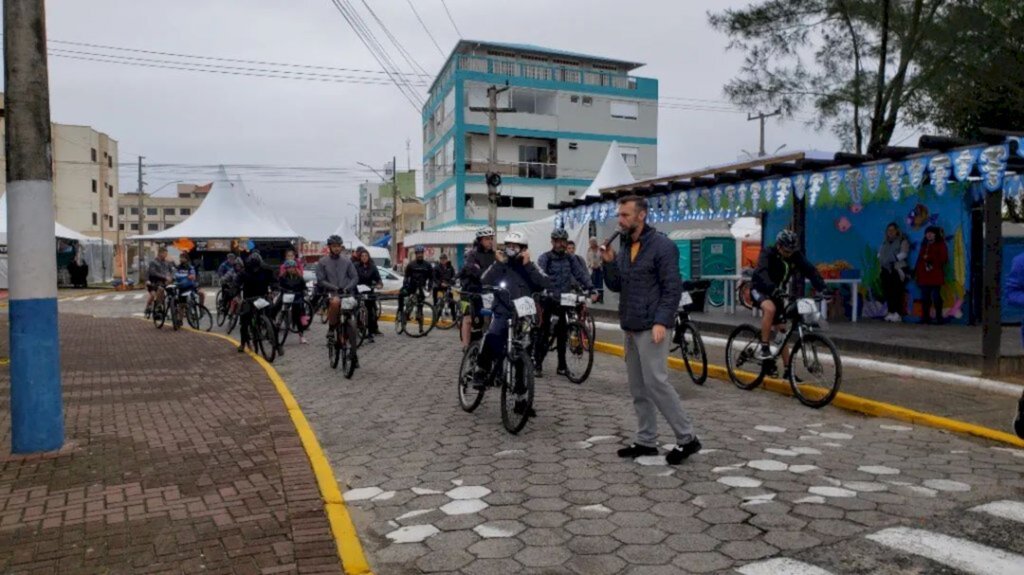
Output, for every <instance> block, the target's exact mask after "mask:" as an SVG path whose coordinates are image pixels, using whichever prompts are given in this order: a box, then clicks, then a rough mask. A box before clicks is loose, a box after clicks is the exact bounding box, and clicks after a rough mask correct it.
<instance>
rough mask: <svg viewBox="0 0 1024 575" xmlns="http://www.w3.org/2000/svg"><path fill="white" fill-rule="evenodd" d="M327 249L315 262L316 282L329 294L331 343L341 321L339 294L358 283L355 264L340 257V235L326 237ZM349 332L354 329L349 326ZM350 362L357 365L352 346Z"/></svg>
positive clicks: (328, 333) (351, 290) (329, 341)
mask: <svg viewBox="0 0 1024 575" xmlns="http://www.w3.org/2000/svg"><path fill="white" fill-rule="evenodd" d="M327 249H328V251H329V252H330V253H328V254H327V255H326V256H324V257H322V258H320V262H319V263H317V264H316V282H317V285H318V286H319V287H320V288H321V289H323V290H324V291H325V292H327V293H329V294H330V297H331V299H330V303H329V304H328V306H327V324H328V326H329V327H330V329H329V330H327V341H328V344H329V345H330V344H333V338H334V333H335V329H336V328H337V327H338V322H340V321H341V297H340V295H341V294H345V293H351V292H354V291H355V289H356V285H357V284H358V283H359V273H358V272H357V271H356V266H355V264H353V263H352V259H351V258H350V257H348V256H344V257H342V255H341V252H342V251H343V250H344V245H343V242H342V239H341V236H339V235H337V234H335V235H332V236H330V237H329V238H327ZM349 329H350V332H349V333H350V334H354V333H355V330H354V329H352V327H351V325H350V326H349ZM352 362H353V364H354V365H355V366H356V367H359V360H358V359H357V358H356V356H355V349H354V348H353V355H352Z"/></svg>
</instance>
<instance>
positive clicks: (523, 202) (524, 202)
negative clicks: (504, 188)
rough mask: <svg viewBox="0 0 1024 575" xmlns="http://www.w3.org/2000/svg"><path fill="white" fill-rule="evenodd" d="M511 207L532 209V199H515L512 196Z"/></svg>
mask: <svg viewBox="0 0 1024 575" xmlns="http://www.w3.org/2000/svg"><path fill="white" fill-rule="evenodd" d="M512 207H513V208H526V209H533V198H517V197H515V196H513V197H512Z"/></svg>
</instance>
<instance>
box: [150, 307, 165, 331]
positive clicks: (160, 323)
mask: <svg viewBox="0 0 1024 575" xmlns="http://www.w3.org/2000/svg"><path fill="white" fill-rule="evenodd" d="M151 313H152V315H153V325H155V326H156V328H157V329H162V328H163V327H164V321H165V320H166V319H167V308H165V307H164V304H162V303H160V302H158V301H155V302H153V311H152V312H151Z"/></svg>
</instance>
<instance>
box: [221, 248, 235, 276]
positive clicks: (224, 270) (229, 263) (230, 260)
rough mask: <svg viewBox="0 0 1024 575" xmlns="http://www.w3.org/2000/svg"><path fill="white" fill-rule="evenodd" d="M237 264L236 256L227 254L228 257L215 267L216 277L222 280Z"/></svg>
mask: <svg viewBox="0 0 1024 575" xmlns="http://www.w3.org/2000/svg"><path fill="white" fill-rule="evenodd" d="M236 263H238V256H236V255H235V252H228V257H227V259H225V260H224V261H223V262H221V264H220V265H219V266H218V267H217V277H219V278H221V279H224V276H226V275H227V274H228V272H230V271H231V270H233V269H235V264H236Z"/></svg>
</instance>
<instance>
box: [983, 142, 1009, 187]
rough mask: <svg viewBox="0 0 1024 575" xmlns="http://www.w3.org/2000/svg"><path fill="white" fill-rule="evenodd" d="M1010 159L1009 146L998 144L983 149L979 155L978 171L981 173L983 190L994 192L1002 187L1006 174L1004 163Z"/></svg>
mask: <svg viewBox="0 0 1024 575" xmlns="http://www.w3.org/2000/svg"><path fill="white" fill-rule="evenodd" d="M1009 157H1010V146H1009V145H1008V144H1000V145H998V146H989V147H988V148H985V149H984V150H983V151H982V152H981V155H980V161H979V162H978V171H980V172H981V180H982V182H983V183H984V184H985V189H986V190H988V191H990V192H994V191H996V190H998V189H999V188H1000V187H1001V186H1002V185H1003V176H1004V175H1005V174H1006V161H1007V160H1008V159H1009Z"/></svg>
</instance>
